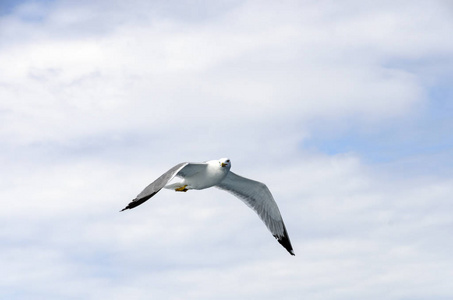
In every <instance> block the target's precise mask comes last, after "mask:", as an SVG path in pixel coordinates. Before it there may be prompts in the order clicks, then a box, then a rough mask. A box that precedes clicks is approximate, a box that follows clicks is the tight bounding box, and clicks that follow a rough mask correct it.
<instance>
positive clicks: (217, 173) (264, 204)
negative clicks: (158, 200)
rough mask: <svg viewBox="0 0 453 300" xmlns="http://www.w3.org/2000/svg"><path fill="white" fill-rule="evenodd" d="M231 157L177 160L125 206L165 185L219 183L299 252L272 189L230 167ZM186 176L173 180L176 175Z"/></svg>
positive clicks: (283, 242) (197, 186) (183, 186)
mask: <svg viewBox="0 0 453 300" xmlns="http://www.w3.org/2000/svg"><path fill="white" fill-rule="evenodd" d="M230 168H231V161H230V159H228V158H221V159H219V160H210V161H206V162H203V163H191V162H184V163H180V164H177V165H176V166H174V167H173V168H171V169H170V170H168V171H167V172H165V173H164V174H162V175H161V176H160V177H159V178H157V179H156V180H155V181H154V182H152V183H151V184H149V185H148V186H147V187H146V188H145V189H144V190H143V191H142V192H141V193H140V194H138V195H137V197H135V199H133V200H132V201H131V202H130V203H129V204H128V205H127V206H126V207H125V208H123V209H122V210H121V211H124V210H126V209H132V208H134V207H136V206H138V205H140V204H142V203H143V202H145V201H146V200H148V199H150V198H151V197H153V196H154V195H156V194H157V193H158V192H159V191H160V190H161V189H162V188H166V189H172V190H175V191H176V192H187V191H188V190H203V189H207V188H210V187H216V188H219V189H221V190H224V191H227V192H229V193H231V194H233V195H234V196H236V197H237V198H239V199H240V200H242V201H243V202H244V203H245V204H247V205H248V206H249V207H250V208H251V209H253V210H254V211H255V212H256V213H257V214H258V216H259V217H260V218H261V220H262V221H263V222H264V224H265V225H266V226H267V228H268V229H269V231H270V232H271V233H272V235H273V236H274V237H275V238H276V239H277V241H278V242H279V243H280V244H281V245H282V246H283V247H284V248H285V249H286V250H287V251H288V252H289V253H290V254H291V255H295V254H294V251H293V247H292V246H291V241H290V240H289V236H288V232H287V231H286V227H285V224H284V223H283V218H282V216H281V214H280V211H279V209H278V206H277V203H275V200H274V198H273V197H272V194H271V192H270V191H269V189H268V188H267V186H266V185H265V184H264V183H261V182H258V181H255V180H251V179H248V178H245V177H242V176H239V175H236V174H235V173H233V172H231V171H230ZM175 177H178V178H180V179H182V180H180V181H177V182H173V181H172V180H173V178H175Z"/></svg>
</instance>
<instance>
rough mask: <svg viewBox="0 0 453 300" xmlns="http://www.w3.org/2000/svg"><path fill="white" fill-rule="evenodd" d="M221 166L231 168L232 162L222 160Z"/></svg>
mask: <svg viewBox="0 0 453 300" xmlns="http://www.w3.org/2000/svg"><path fill="white" fill-rule="evenodd" d="M219 164H220V166H221V167H222V168H228V169H229V168H231V162H230V159H229V158H221V159H219Z"/></svg>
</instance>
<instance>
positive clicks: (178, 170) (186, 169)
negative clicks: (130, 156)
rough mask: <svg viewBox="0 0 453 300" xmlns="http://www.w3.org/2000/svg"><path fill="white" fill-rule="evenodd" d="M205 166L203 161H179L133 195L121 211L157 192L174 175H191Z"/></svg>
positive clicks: (140, 202) (132, 206)
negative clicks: (135, 195) (133, 197)
mask: <svg viewBox="0 0 453 300" xmlns="http://www.w3.org/2000/svg"><path fill="white" fill-rule="evenodd" d="M204 168H206V164H203V163H187V162H184V163H180V164H177V165H176V166H174V167H173V168H171V169H170V170H168V171H167V172H165V173H164V174H162V175H161V176H160V177H159V178H157V179H156V180H154V181H153V182H152V183H151V184H149V185H148V186H147V187H146V188H145V189H144V190H143V191H142V192H141V193H140V194H138V195H137V197H135V199H133V200H132V201H131V202H130V203H129V204H128V205H127V206H126V207H125V208H123V209H122V210H121V211H123V210H126V209H131V208H134V207H136V206H138V205H140V204H142V203H143V202H145V201H146V200H148V199H149V198H151V197H152V196H154V195H155V194H157V193H158V192H159V191H160V190H161V189H162V188H163V187H164V186H165V185H166V184H167V183H168V182H169V181H170V180H172V179H173V178H174V177H175V176H180V177H186V176H192V175H193V174H195V173H197V172H200V171H201V170H203V169H204Z"/></svg>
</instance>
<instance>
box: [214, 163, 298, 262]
mask: <svg viewBox="0 0 453 300" xmlns="http://www.w3.org/2000/svg"><path fill="white" fill-rule="evenodd" d="M216 187H218V188H220V189H222V190H225V191H227V192H230V193H232V194H233V195H235V196H236V197H238V198H239V199H241V200H242V201H243V202H244V203H245V204H247V205H248V206H249V207H250V208H252V209H253V210H254V211H255V212H256V213H257V214H258V216H259V217H260V218H261V220H263V222H264V224H266V226H267V228H268V229H269V230H270V232H271V233H272V234H273V235H274V237H275V238H276V239H277V240H278V242H279V243H280V244H281V245H282V246H283V247H285V249H286V250H288V252H289V253H290V254H291V255H295V254H294V251H293V247H292V246H291V241H290V240H289V236H288V232H287V231H286V227H285V224H284V223H283V219H282V216H281V214H280V211H279V209H278V207H277V203H275V200H274V197H272V194H271V192H270V191H269V189H268V188H267V186H266V185H265V184H263V183H261V182H258V181H254V180H251V179H248V178H244V177H242V176H239V175H236V174H234V173H233V172H231V171H230V172H229V173H228V175H227V176H226V177H225V178H224V179H223V180H222V181H221V182H220V183H219V184H218V185H217V186H216Z"/></svg>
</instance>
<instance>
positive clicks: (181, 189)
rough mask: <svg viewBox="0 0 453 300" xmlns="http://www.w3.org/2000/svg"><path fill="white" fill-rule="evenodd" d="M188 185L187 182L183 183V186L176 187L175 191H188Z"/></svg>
mask: <svg viewBox="0 0 453 300" xmlns="http://www.w3.org/2000/svg"><path fill="white" fill-rule="evenodd" d="M186 187H187V184H186V185H183V186H182V187H179V188H176V189H175V192H187V191H188V189H186Z"/></svg>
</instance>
